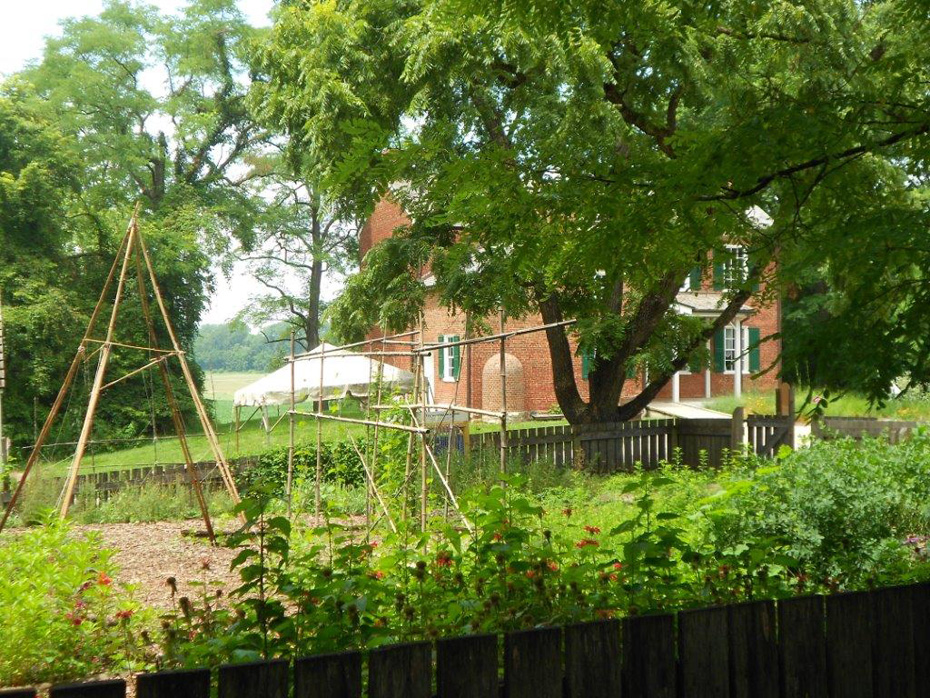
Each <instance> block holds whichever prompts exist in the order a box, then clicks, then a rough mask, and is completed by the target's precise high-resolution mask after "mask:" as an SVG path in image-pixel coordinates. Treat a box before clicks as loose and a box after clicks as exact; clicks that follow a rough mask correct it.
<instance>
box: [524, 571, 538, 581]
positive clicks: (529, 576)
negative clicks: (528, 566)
mask: <svg viewBox="0 0 930 698" xmlns="http://www.w3.org/2000/svg"><path fill="white" fill-rule="evenodd" d="M535 576H536V573H535V572H534V571H533V570H527V571H526V578H527V579H532V578H533V577H535Z"/></svg>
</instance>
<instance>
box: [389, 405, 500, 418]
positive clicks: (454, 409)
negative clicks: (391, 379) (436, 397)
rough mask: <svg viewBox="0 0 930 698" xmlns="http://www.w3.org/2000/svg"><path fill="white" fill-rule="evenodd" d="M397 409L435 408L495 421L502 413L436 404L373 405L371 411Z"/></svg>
mask: <svg viewBox="0 0 930 698" xmlns="http://www.w3.org/2000/svg"><path fill="white" fill-rule="evenodd" d="M398 407H407V408H413V409H420V408H421V407H426V408H427V409H431V408H436V409H441V410H446V412H448V413H453V412H462V413H463V414H477V415H481V416H484V417H494V418H495V419H500V418H501V415H502V414H503V413H502V412H495V411H493V410H481V409H478V408H476V407H463V406H462V405H457V404H455V403H452V404H451V405H437V404H427V405H424V404H421V403H419V402H417V403H410V404H399V405H375V406H374V407H373V408H372V409H375V410H396V409H397V408H398Z"/></svg>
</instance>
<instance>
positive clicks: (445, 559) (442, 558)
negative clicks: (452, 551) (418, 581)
mask: <svg viewBox="0 0 930 698" xmlns="http://www.w3.org/2000/svg"><path fill="white" fill-rule="evenodd" d="M436 564H437V565H438V566H439V567H452V558H451V557H449V553H439V555H437V556H436Z"/></svg>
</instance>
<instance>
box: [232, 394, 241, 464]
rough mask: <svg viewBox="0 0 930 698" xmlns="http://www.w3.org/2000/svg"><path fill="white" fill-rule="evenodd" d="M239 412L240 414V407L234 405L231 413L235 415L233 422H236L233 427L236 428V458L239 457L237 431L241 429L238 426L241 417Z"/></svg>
mask: <svg viewBox="0 0 930 698" xmlns="http://www.w3.org/2000/svg"><path fill="white" fill-rule="evenodd" d="M241 412H242V406H241V405H236V406H235V407H233V413H234V414H235V420H236V425H235V426H236V455H237V456H238V455H239V429H240V428H241V427H240V426H239V420H240V419H241V417H242V414H241Z"/></svg>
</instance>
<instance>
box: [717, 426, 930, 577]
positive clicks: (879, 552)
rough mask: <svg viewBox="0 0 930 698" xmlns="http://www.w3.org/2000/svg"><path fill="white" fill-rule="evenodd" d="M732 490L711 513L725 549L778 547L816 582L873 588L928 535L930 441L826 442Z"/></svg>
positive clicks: (765, 465)
mask: <svg viewBox="0 0 930 698" xmlns="http://www.w3.org/2000/svg"><path fill="white" fill-rule="evenodd" d="M724 485H725V488H726V494H725V495H723V496H722V497H721V499H720V501H719V502H718V503H717V504H715V506H714V507H713V509H712V510H711V511H710V514H711V518H712V519H713V521H714V529H715V533H716V535H717V536H718V537H719V538H720V539H721V540H723V541H725V542H728V543H730V544H737V543H738V542H739V541H742V540H746V539H754V538H759V537H766V536H768V537H774V538H778V539H780V540H784V541H787V542H788V544H789V547H790V551H791V554H792V555H793V556H795V557H796V558H797V559H798V561H799V563H800V565H801V566H802V567H803V568H804V569H805V571H806V573H807V574H809V575H813V576H815V577H816V578H817V579H818V580H820V581H827V580H829V583H831V584H833V585H839V586H857V585H862V584H868V583H871V582H873V581H876V580H878V579H880V578H882V576H883V575H885V572H884V570H886V569H897V567H898V565H899V563H900V562H901V560H900V558H901V557H902V556H907V555H909V551H908V550H906V549H905V547H904V546H903V545H902V542H903V541H904V540H905V539H906V538H908V537H909V536H912V535H915V536H921V535H925V534H927V533H928V531H930V435H928V434H927V433H926V432H921V433H919V434H918V435H917V436H915V437H914V438H913V439H911V440H909V441H906V442H905V443H903V444H900V445H894V446H893V445H889V444H888V443H887V442H885V441H883V440H881V439H863V440H862V441H853V440H849V439H846V440H837V441H829V442H825V441H818V442H815V443H814V444H813V445H812V446H811V447H810V448H805V449H799V450H797V451H794V452H792V453H790V454H788V455H787V456H785V457H784V458H782V459H781V460H780V461H778V462H777V463H774V464H773V463H771V462H765V461H757V462H756V469H755V470H750V471H748V472H746V473H745V474H744V476H743V477H741V478H735V479H734V480H732V481H730V482H725V483H724ZM922 570H923V568H922V567H921V572H922Z"/></svg>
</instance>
